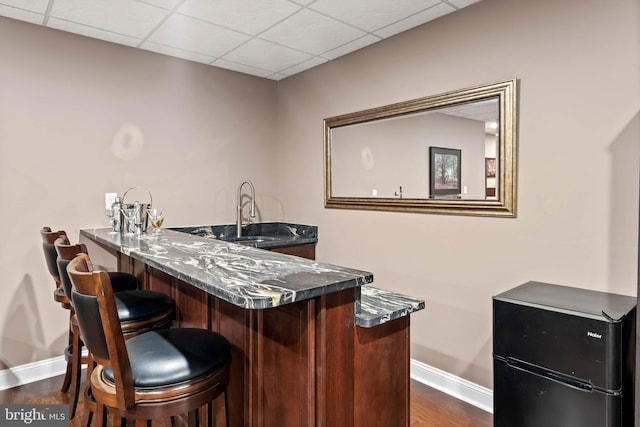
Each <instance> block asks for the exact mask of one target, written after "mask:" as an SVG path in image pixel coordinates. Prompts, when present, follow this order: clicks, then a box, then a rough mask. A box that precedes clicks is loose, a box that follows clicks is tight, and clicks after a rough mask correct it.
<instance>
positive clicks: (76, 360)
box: [69, 331, 83, 418]
mask: <svg viewBox="0 0 640 427" xmlns="http://www.w3.org/2000/svg"><path fill="white" fill-rule="evenodd" d="M72 335H73V343H72V344H71V347H72V349H71V363H70V364H71V390H70V393H69V413H70V417H71V418H74V417H75V416H76V409H77V408H78V397H79V396H80V381H81V379H82V345H83V343H82V340H81V339H80V333H79V331H77V332H76V331H74V332H73V334H72Z"/></svg>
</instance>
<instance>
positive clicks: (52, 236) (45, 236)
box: [40, 227, 69, 308]
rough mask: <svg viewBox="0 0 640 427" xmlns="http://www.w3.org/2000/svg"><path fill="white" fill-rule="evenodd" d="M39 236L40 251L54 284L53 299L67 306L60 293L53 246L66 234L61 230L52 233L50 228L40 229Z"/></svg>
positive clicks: (64, 297) (55, 254) (65, 299)
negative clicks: (42, 253) (42, 252)
mask: <svg viewBox="0 0 640 427" xmlns="http://www.w3.org/2000/svg"><path fill="white" fill-rule="evenodd" d="M40 236H41V237H42V250H43V251H44V260H45V262H46V263H47V270H49V274H51V277H52V278H53V281H54V282H55V284H56V287H55V289H54V291H53V299H54V300H55V301H57V302H59V303H61V304H63V305H65V304H66V305H68V304H69V300H68V299H67V298H66V296H65V295H64V293H63V292H62V289H60V273H59V272H58V265H57V263H56V260H57V259H58V254H57V253H56V248H55V246H54V245H53V243H54V242H55V241H56V239H57V238H59V237H66V236H67V233H65V232H64V231H63V230H58V231H52V230H51V227H42V230H40ZM65 308H69V307H65Z"/></svg>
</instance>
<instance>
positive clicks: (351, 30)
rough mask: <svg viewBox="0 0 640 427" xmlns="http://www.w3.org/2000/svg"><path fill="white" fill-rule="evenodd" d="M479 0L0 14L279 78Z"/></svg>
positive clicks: (25, 2)
mask: <svg viewBox="0 0 640 427" xmlns="http://www.w3.org/2000/svg"><path fill="white" fill-rule="evenodd" d="M477 1H479V0H0V16H5V17H8V18H12V19H17V20H21V21H26V22H29V23H33V24H38V25H43V26H46V27H49V28H54V29H57V30H62V31H67V32H70V33H75V34H79V35H82V36H86V37H92V38H95V39H100V40H105V41H108V42H112V43H118V44H121V45H126V46H131V47H135V48H139V49H143V50H148V51H152V52H156V53H161V54H164V55H169V56H174V57H178V58H183V59H187V60H190V61H195V62H200V63H204V64H209V65H212V66H215V67H220V68H226V69H229V70H234V71H238V72H241V73H246V74H251V75H255V76H259V77H264V78H268V79H272V80H280V79H283V78H285V77H288V76H291V75H293V74H296V73H299V72H301V71H304V70H306V69H309V68H312V67H315V66H317V65H320V64H322V63H324V62H327V61H331V60H332V59H335V58H338V57H340V56H342V55H346V54H347V53H350V52H353V51H356V50H358V49H361V48H363V47H365V46H368V45H371V44H373V43H376V42H378V41H380V40H382V39H385V38H388V37H391V36H393V35H395V34H398V33H400V32H402V31H406V30H408V29H410V28H413V27H416V26H418V25H421V24H424V23H426V22H429V21H431V20H434V19H436V18H438V17H440V16H443V15H446V14H448V13H452V12H455V11H456V10H459V9H461V8H463V7H466V6H469V5H470V4H473V3H476V2H477Z"/></svg>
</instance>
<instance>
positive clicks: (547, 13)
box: [278, 0, 640, 387]
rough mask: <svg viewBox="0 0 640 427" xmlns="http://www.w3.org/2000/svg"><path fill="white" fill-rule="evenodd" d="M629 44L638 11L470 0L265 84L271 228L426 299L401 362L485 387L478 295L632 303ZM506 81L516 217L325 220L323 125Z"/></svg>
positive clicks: (341, 216)
mask: <svg viewBox="0 0 640 427" xmlns="http://www.w3.org/2000/svg"><path fill="white" fill-rule="evenodd" d="M639 31H640V4H639V3H638V1H637V0H616V1H613V2H600V1H596V0H565V1H554V0H540V1H525V0H483V1H482V2H480V3H477V4H475V5H473V6H470V7H468V8H466V9H463V10H462V11H460V12H457V13H455V14H453V15H450V16H445V17H443V18H441V19H439V20H437V21H434V22H431V23H428V24H427V25H425V26H422V27H420V28H417V29H415V30H412V31H409V32H407V33H404V34H401V35H398V36H396V37H394V38H392V39H390V40H387V41H384V42H381V43H379V44H377V45H374V46H371V47H369V48H367V49H364V50H361V51H359V52H356V53H353V54H351V55H349V56H347V57H344V58H341V59H338V60H335V61H332V62H329V63H327V64H324V65H322V66H319V67H316V68H315V69H313V70H310V71H308V72H305V73H302V74H300V75H296V76H293V77H290V78H288V79H286V80H284V81H282V82H280V84H279V88H278V102H279V108H278V158H279V169H278V173H279V178H278V179H279V181H278V183H279V190H280V194H281V197H282V201H283V205H284V206H285V207H286V211H285V216H286V217H287V218H288V219H290V220H294V221H304V222H309V223H313V224H317V225H318V226H319V230H320V242H319V245H318V251H317V255H318V259H320V260H322V261H329V262H335V263H339V264H344V265H349V266H352V267H357V268H362V269H366V270H371V271H373V273H374V278H375V283H374V284H375V285H377V286H379V287H383V288H387V289H393V290H396V291H400V292H404V293H407V294H411V295H415V296H419V297H422V298H424V299H425V300H426V301H427V308H426V309H425V310H424V311H421V312H419V313H417V314H416V315H414V316H413V317H412V331H411V339H412V357H414V358H416V359H418V360H420V361H422V362H424V363H427V364H429V365H433V366H436V367H438V368H441V369H444V370H445V371H448V372H451V373H453V374H455V375H459V376H462V377H464V378H466V379H469V380H471V381H473V382H476V383H479V384H481V385H484V386H487V387H491V386H492V367H491V363H492V362H491V351H492V343H491V329H492V324H491V297H492V295H495V294H497V293H499V292H501V291H504V290H507V289H509V288H511V287H513V286H515V285H519V284H521V283H523V282H525V281H528V280H539V281H547V282H552V283H558V284H566V285H571V286H578V287H584V288H590V289H598V290H606V291H612V292H617V293H623V294H630V295H635V292H636V291H635V286H636V265H637V263H636V260H637V244H638V226H637V224H638V157H639V150H638V144H639V141H640V130H639V128H640V118H639V116H638V114H639V113H638V111H639V108H640V66H639V61H640V59H639V58H640V56H639V55H638V52H639V51H640V45H639V41H640V33H639ZM513 77H517V78H518V79H519V80H520V103H519V111H520V119H519V126H520V127H519V155H518V157H519V182H518V216H517V218H516V219H492V218H477V217H463V216H439V215H420V214H402V213H392V212H367V211H349V210H330V209H324V207H323V200H324V199H323V171H322V162H321V161H320V159H321V157H322V120H323V119H324V118H326V117H332V116H335V115H339V114H345V113H350V112H354V111H359V110H362V109H366V108H372V107H376V106H381V105H386V104H390V103H393V102H399V101H404V100H408V99H413V98H417V97H421V96H427V95H432V94H437V93H442V92H445V91H449V90H454V89H459V88H465V87H471V86H475V85H478V84H483V83H492V82H497V81H502V80H507V79H510V78H513ZM305 160H309V161H305Z"/></svg>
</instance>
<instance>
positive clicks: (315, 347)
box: [80, 228, 424, 427]
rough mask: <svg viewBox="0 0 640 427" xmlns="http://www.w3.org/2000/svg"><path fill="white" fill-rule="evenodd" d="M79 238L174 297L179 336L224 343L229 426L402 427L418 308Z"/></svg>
mask: <svg viewBox="0 0 640 427" xmlns="http://www.w3.org/2000/svg"><path fill="white" fill-rule="evenodd" d="M80 234H81V236H83V237H84V238H87V239H89V240H92V241H94V242H96V243H97V244H98V245H100V246H102V247H103V248H106V249H107V250H109V251H111V252H115V254H116V256H117V258H118V269H119V270H120V271H125V272H130V273H133V274H135V275H136V276H138V278H139V279H140V280H141V282H142V283H143V286H144V288H145V289H153V290H158V291H162V292H165V293H167V294H169V295H171V297H172V298H174V300H175V301H176V305H177V319H176V321H175V322H174V324H175V326H179V327H199V328H208V329H212V330H214V331H216V332H219V333H221V334H222V335H224V336H225V337H226V338H227V339H228V340H229V341H230V342H231V344H232V366H231V380H230V384H229V387H228V391H227V392H228V399H229V416H230V420H229V421H230V425H231V426H274V427H275V426H277V427H283V426H292V427H293V426H295V427H301V426H327V427H328V426H345V427H349V426H363V427H364V426H372V425H393V426H408V425H409V381H410V379H409V314H410V313H411V312H414V311H417V310H420V309H422V308H424V301H421V300H417V299H413V298H410V297H406V296H403V295H399V294H395V293H391V292H387V291H382V290H380V289H375V288H371V287H369V286H365V285H367V284H369V283H371V282H373V275H372V274H371V273H369V272H365V271H360V270H355V269H351V268H345V267H340V266H336V265H332V264H325V263H319V262H316V261H314V260H310V259H305V258H300V257H296V256H290V255H286V254H282V253H276V252H272V251H267V250H262V249H257V248H252V247H248V246H243V245H239V244H234V243H229V242H225V241H220V240H216V239H211V238H206V237H199V236H196V235H192V234H187V233H181V232H178V231H172V230H166V229H165V230H162V232H161V233H160V234H158V235H152V234H149V235H147V234H142V235H139V236H136V235H127V234H124V233H114V232H112V231H111V230H110V229H107V228H104V229H85V230H81V232H80ZM194 345H197V343H194ZM221 411H223V408H222V405H218V404H217V403H215V402H214V405H213V408H212V413H207V415H206V416H211V417H213V418H214V419H215V418H216V414H219V413H220V412H221ZM205 413H206V412H205Z"/></svg>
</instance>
